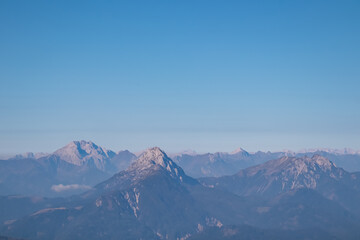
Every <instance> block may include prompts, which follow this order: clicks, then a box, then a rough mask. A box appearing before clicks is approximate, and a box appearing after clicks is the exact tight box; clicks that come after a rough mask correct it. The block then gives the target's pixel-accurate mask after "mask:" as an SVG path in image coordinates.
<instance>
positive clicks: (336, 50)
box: [0, 0, 360, 154]
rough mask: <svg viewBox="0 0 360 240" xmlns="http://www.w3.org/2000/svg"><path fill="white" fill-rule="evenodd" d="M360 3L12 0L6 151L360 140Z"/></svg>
mask: <svg viewBox="0 0 360 240" xmlns="http://www.w3.org/2000/svg"><path fill="white" fill-rule="evenodd" d="M359 13H360V1H340V0H339V1H329V0H325V1H285V0H283V1H275V0H274V1H220V0H219V1H209V0H206V1H199V0H196V1H194V0H191V1H190V0H189V1H183V0H182V1H14V0H3V1H0V154H7V153H19V152H26V151H35V152H36V151H45V152H50V151H53V150H55V149H57V148H59V147H61V146H63V145H65V144H67V143H68V142H69V141H72V140H80V139H85V140H92V141H94V142H95V143H97V144H98V145H101V146H104V147H107V148H110V149H113V150H116V151H117V150H121V149H129V150H132V151H138V150H141V149H143V148H146V147H150V146H155V145H157V146H160V147H161V148H163V149H165V150H167V151H170V152H176V151H181V150H186V149H194V150H197V151H200V152H206V151H209V152H214V151H231V150H233V149H235V148H237V147H243V148H245V149H247V150H249V151H255V150H282V149H292V150H299V149H302V148H312V147H314V148H315V147H330V148H343V147H350V148H355V149H360V137H359V136H360V14H359Z"/></svg>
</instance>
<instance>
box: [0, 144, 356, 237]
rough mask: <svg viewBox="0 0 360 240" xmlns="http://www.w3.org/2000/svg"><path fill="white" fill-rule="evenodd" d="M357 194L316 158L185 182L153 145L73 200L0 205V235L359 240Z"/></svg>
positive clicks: (352, 179)
mask: <svg viewBox="0 0 360 240" xmlns="http://www.w3.org/2000/svg"><path fill="white" fill-rule="evenodd" d="M359 196H360V182H359V173H350V172H347V171H346V170H344V169H342V168H339V167H337V166H336V165H335V164H334V163H333V162H331V161H330V160H328V159H327V158H325V157H322V156H320V155H314V156H312V157H307V156H301V157H293V156H292V157H290V156H284V157H281V158H278V159H273V160H270V161H267V162H265V163H262V164H259V165H256V166H252V167H249V168H246V169H243V170H240V171H238V172H237V173H236V174H233V175H230V176H222V177H211V178H200V179H194V178H192V177H190V176H188V175H187V174H186V171H184V170H183V169H182V168H181V167H180V166H179V165H177V164H176V162H175V161H173V160H172V159H171V158H169V157H168V156H167V154H166V153H165V152H164V151H162V150H161V149H159V148H157V147H155V148H150V149H148V150H146V151H144V152H143V153H142V154H141V155H140V156H139V157H138V158H137V159H136V160H133V161H132V163H131V164H130V166H129V167H128V168H127V169H126V170H122V171H120V172H118V173H116V174H114V175H113V176H112V177H110V178H108V179H107V180H105V181H102V182H101V183H99V184H97V185H95V186H94V187H93V188H91V189H88V190H87V191H85V192H84V193H82V194H80V195H74V196H71V197H67V198H55V199H52V198H50V199H48V198H34V197H32V198H30V197H16V196H8V197H3V198H2V200H1V199H0V200H1V201H2V203H3V204H2V207H1V208H0V209H2V210H1V211H2V221H3V226H2V227H1V230H0V235H4V236H11V237H17V238H26V239H239V238H241V239H359V237H360V230H359V229H360V228H359V227H360V211H359V209H360V206H358V202H359V199H360V198H359ZM21 203H24V204H21ZM13 208H16V209H13ZM22 208H24V209H22Z"/></svg>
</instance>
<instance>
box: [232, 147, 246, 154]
mask: <svg viewBox="0 0 360 240" xmlns="http://www.w3.org/2000/svg"><path fill="white" fill-rule="evenodd" d="M239 153H242V154H246V155H248V154H249V153H248V152H247V151H245V150H244V149H243V148H241V147H239V148H237V149H235V150H234V151H232V152H231V154H239Z"/></svg>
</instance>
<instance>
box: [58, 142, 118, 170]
mask: <svg viewBox="0 0 360 240" xmlns="http://www.w3.org/2000/svg"><path fill="white" fill-rule="evenodd" d="M53 155H55V156H57V157H59V158H61V159H62V160H65V161H66V162H69V163H71V164H74V165H78V166H81V165H84V164H85V163H87V162H88V161H89V160H92V161H93V162H94V164H95V165H96V166H97V167H98V168H99V169H103V168H104V161H105V160H107V159H108V158H109V156H110V155H115V153H114V152H112V151H109V150H106V149H104V148H102V147H99V146H98V145H96V144H95V143H93V142H91V141H85V140H80V141H72V142H70V143H69V144H67V145H66V146H64V147H62V148H60V149H58V150H56V151H55V152H54V153H53Z"/></svg>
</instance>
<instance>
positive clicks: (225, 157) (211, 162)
mask: <svg viewBox="0 0 360 240" xmlns="http://www.w3.org/2000/svg"><path fill="white" fill-rule="evenodd" d="M313 155H321V156H324V157H326V158H328V159H329V160H330V161H332V162H334V163H335V164H336V165H337V166H340V167H343V168H344V169H346V170H347V171H351V172H355V171H360V154H359V151H355V150H351V149H344V150H336V149H335V150H334V149H310V150H302V151H299V152H293V151H282V152H262V151H258V152H254V153H249V152H247V151H245V150H244V149H242V148H239V149H237V150H235V151H233V152H231V153H225V152H216V153H206V154H191V155H190V154H177V155H175V156H174V157H173V158H174V161H175V162H176V163H178V164H179V165H180V166H181V167H182V168H183V169H184V170H185V171H186V172H187V173H188V174H189V175H190V176H193V177H220V176H224V175H231V174H235V173H236V172H238V171H239V170H241V169H245V168H247V167H251V166H255V165H257V164H261V163H264V162H266V161H269V160H273V159H277V158H281V157H286V156H289V157H301V156H313Z"/></svg>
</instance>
